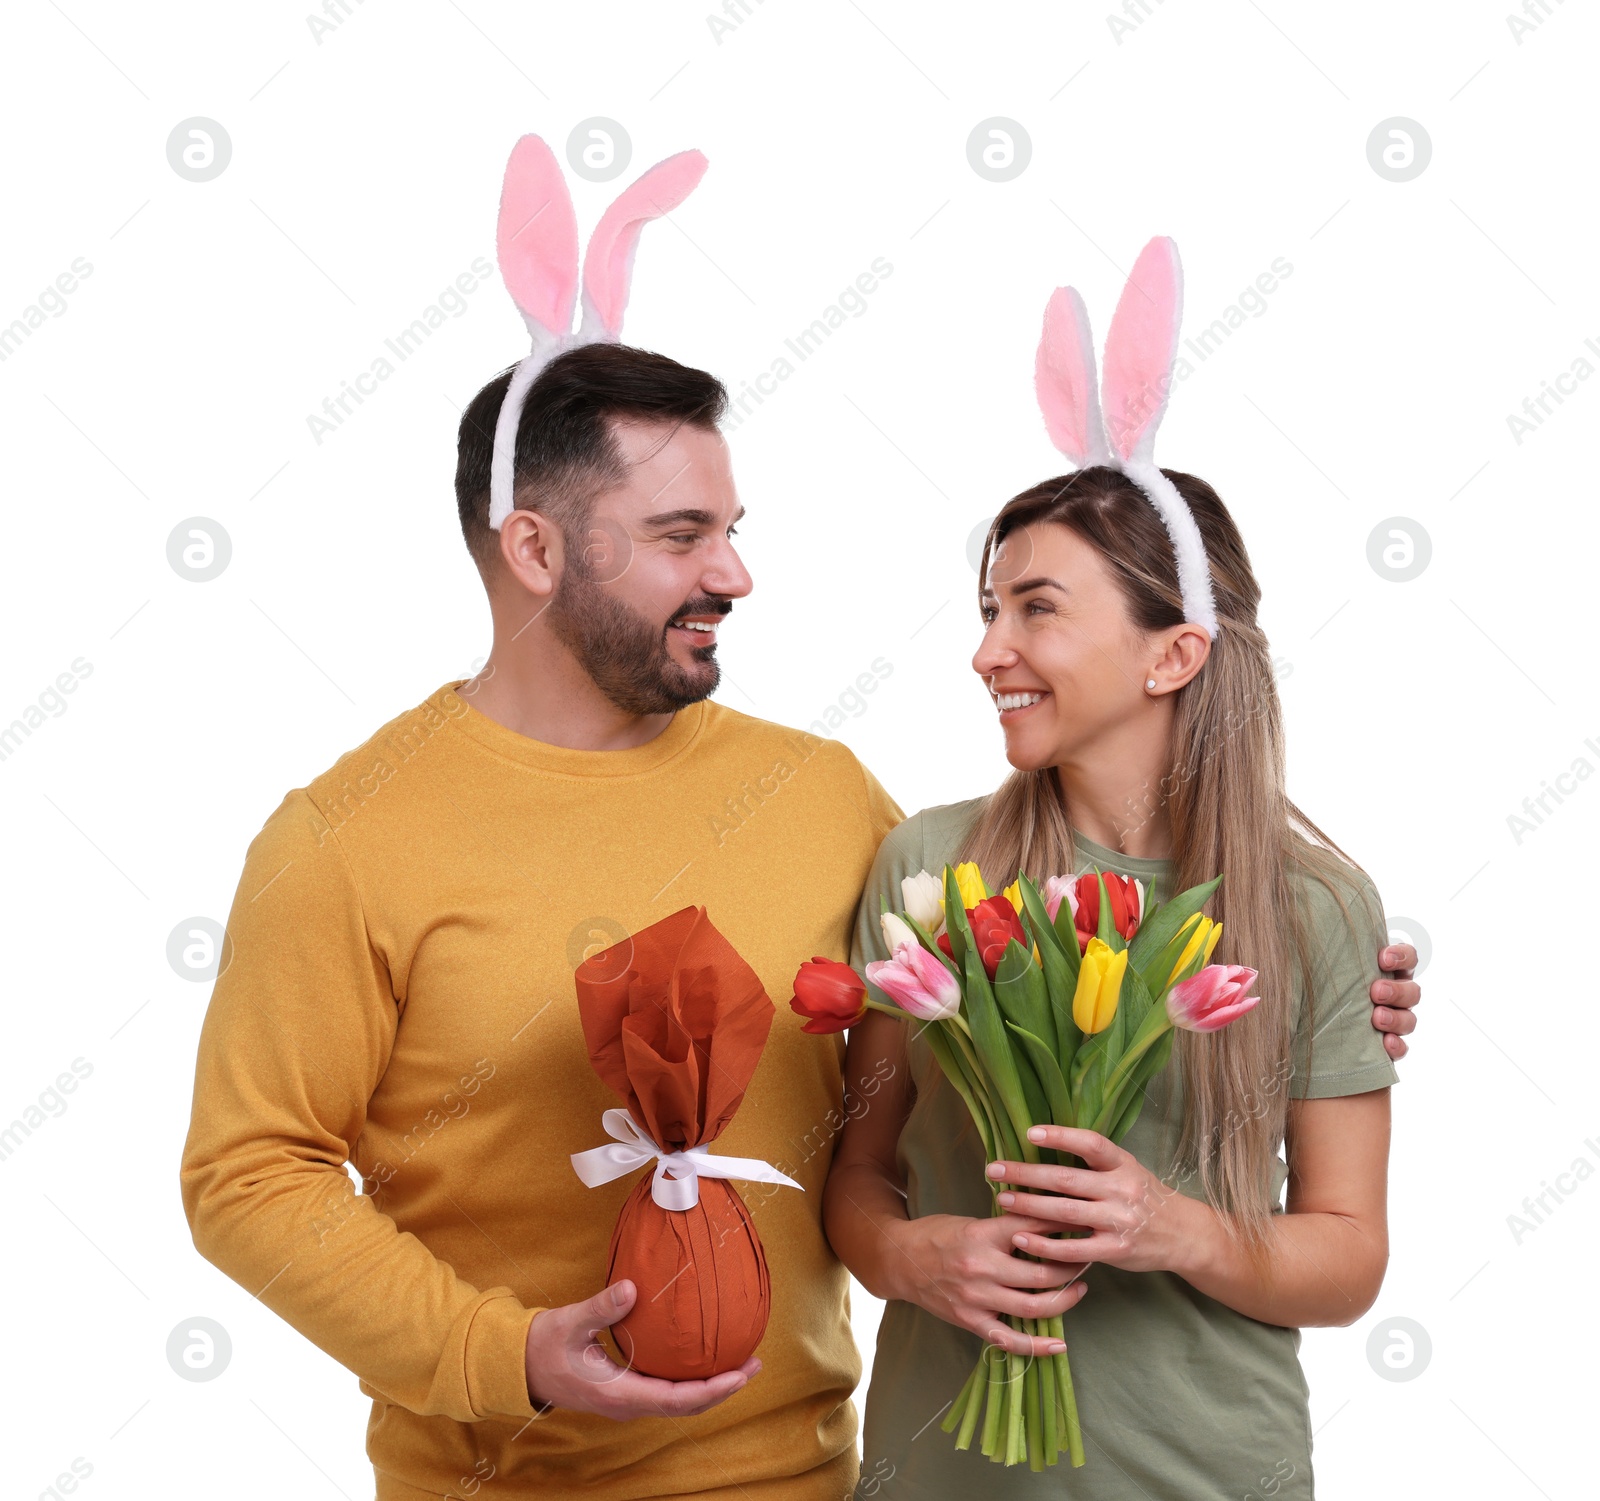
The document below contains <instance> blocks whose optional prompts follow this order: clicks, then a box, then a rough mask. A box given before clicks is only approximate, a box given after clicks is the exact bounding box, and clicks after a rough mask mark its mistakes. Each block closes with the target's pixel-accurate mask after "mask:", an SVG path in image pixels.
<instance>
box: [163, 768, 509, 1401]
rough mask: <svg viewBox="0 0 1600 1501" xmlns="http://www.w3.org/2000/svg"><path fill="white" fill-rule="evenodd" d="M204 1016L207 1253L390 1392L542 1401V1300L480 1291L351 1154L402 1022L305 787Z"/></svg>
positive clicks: (197, 1121) (189, 1200)
mask: <svg viewBox="0 0 1600 1501" xmlns="http://www.w3.org/2000/svg"><path fill="white" fill-rule="evenodd" d="M226 942H227V945H228V947H227V948H225V950H224V955H223V958H224V961H225V964H224V967H223V968H222V970H221V972H220V973H219V975H218V977H217V981H216V984H215V986H214V988H213V991H212V996H211V1003H210V1005H209V1007H208V1008H207V1011H206V1018H205V1023H204V1026H203V1027H202V1029H201V1033H200V1050H199V1058H198V1061H197V1063H196V1067H195V1083H194V1106H193V1114H192V1117H191V1121H190V1126H189V1136H188V1140H187V1142H186V1143H185V1145H184V1151H183V1166H182V1175H181V1181H182V1187H183V1204H184V1209H185V1211H186V1213H187V1214H188V1217H189V1224H190V1227H191V1229H192V1230H193V1233H194V1241H195V1245H196V1247H197V1248H198V1249H199V1251H200V1253H201V1254H202V1255H203V1256H204V1257H205V1258H206V1259H207V1260H208V1261H210V1262H212V1263H214V1264H215V1265H216V1266H218V1267H219V1268H221V1270H222V1271H224V1272H225V1273H227V1275H228V1276H230V1277H232V1278H233V1279H234V1281H236V1282H238V1283H239V1284H240V1285H241V1286H243V1287H244V1288H245V1290H246V1291H247V1292H249V1293H251V1294H252V1295H254V1296H256V1297H258V1298H259V1299H260V1300H261V1302H263V1303H264V1304H266V1305H267V1307H269V1308H271V1309H272V1310H273V1312H274V1313H277V1314H278V1315H280V1316H281V1317H282V1318H284V1319H286V1320H287V1321H288V1322H289V1323H290V1324H292V1325H293V1326H294V1327H295V1328H296V1329H298V1330H299V1331H300V1332H301V1333H302V1334H303V1335H305V1336H306V1338H308V1339H310V1340H311V1341H313V1342H314V1343H315V1344H317V1345H319V1346H320V1347H321V1348H322V1349H324V1350H326V1351H327V1352H328V1354H330V1355H332V1356H333V1357H334V1359H335V1360H338V1361H340V1362H341V1363H342V1364H343V1365H345V1366H346V1367H348V1368H349V1369H350V1370H352V1371H354V1372H355V1373H356V1374H357V1375H358V1376H360V1377H361V1378H362V1380H363V1381H364V1382H366V1383H367V1384H368V1386H369V1387H370V1388H371V1389H372V1390H374V1391H376V1392H379V1393H381V1394H382V1395H383V1396H385V1397H386V1398H388V1400H390V1401H392V1402H395V1403H397V1404H399V1405H400V1406H403V1407H407V1408H409V1409H410V1410H411V1411H413V1412H417V1413H423V1414H440V1415H443V1416H445V1417H450V1418H454V1419H455V1420H456V1421H458V1422H463V1423H470V1422H474V1421H477V1420H479V1419H484V1418H489V1417H495V1416H501V1417H521V1418H531V1417H533V1416H534V1409H533V1406H532V1404H531V1402H530V1401H529V1397H528V1388H527V1378H526V1375H525V1370H524V1356H523V1350H524V1346H525V1343H526V1340H527V1332H528V1325H529V1324H530V1323H531V1322H532V1320H533V1318H534V1316H535V1314H536V1313H538V1312H539V1311H540V1310H538V1309H534V1308H527V1307H524V1306H523V1305H522V1304H521V1303H520V1302H519V1301H518V1299H517V1297H516V1295H515V1294H514V1293H513V1292H512V1291H511V1289H510V1288H507V1287H492V1288H486V1289H483V1290H480V1289H478V1288H476V1287H473V1286H472V1285H470V1284H469V1283H467V1282H466V1281H465V1280H463V1279H462V1278H461V1277H458V1276H457V1275H456V1273H455V1271H454V1270H453V1269H452V1268H451V1267H450V1266H449V1265H448V1264H446V1263H445V1262H443V1261H441V1260H439V1259H438V1258H437V1257H436V1256H434V1254H433V1253H432V1252H431V1251H430V1250H429V1249H428V1248H427V1247H426V1246H425V1245H423V1243H422V1242H421V1241H420V1240H418V1239H417V1238H416V1237H415V1236H414V1235H409V1234H404V1233H402V1232H401V1230H400V1228H399V1227H398V1226H397V1225H396V1224H395V1222H394V1221H393V1220H392V1219H390V1218H389V1217H388V1215H386V1214H384V1213H383V1212H382V1211H381V1210H379V1209H378V1208H376V1207H375V1206H374V1204H373V1201H372V1199H371V1198H369V1197H368V1196H367V1195H366V1194H357V1193H355V1192H354V1191H353V1185H352V1183H351V1180H350V1178H349V1177H348V1175H347V1174H346V1172H345V1163H346V1162H347V1161H348V1160H349V1157H350V1153H351V1149H352V1148H353V1147H354V1145H355V1143H356V1142H357V1140H358V1139H359V1137H360V1136H361V1133H362V1130H363V1128H364V1126H365V1124H366V1118H367V1105H368V1101H369V1100H370V1099H371V1097H372V1093H373V1090H374V1089H375V1088H376V1087H377V1084H378V1081H379V1079H381V1078H382V1076H383V1072H384V1069H385V1068H386V1067H387V1065H388V1062H389V1055H390V1051H391V1049H392V1047H393V1044H394V1039H395V1033H396V1030H397V1028H398V1026H399V1007H398V1006H397V1004H396V1001H395V997H394V993H393V987H392V983H391V980H390V976H389V966H388V963H387V962H386V960H385V958H384V956H383V955H382V954H381V953H379V952H378V950H377V949H376V947H375V946H374V944H373V942H372V939H371V936H370V934H369V932H368V929H367V923H366V917H365V914H364V910H363V907H362V901H361V894H360V891H359V889H358V887H357V885H356V882H355V879H354V877H353V875H352V873H351V870H350V867H349V865H348V864H347V862H346V860H345V856H344V852H343V850H342V849H341V847H340V845H339V841H338V837H337V835H336V834H334V832H333V831H332V829H331V828H330V827H329V825H328V823H327V821H326V820H325V819H324V818H323V817H322V815H321V813H319V812H318V811H317V808H316V805H315V804H314V803H313V802H312V801H311V799H310V797H309V796H308V795H307V794H306V793H305V792H304V791H296V792H291V793H290V794H289V796H288V797H286V798H285V799H284V801H283V803H282V804H281V805H280V806H279V808H278V809H277V811H276V812H275V813H274V814H273V815H272V817H271V818H269V819H268V820H267V823H266V826H265V827H264V828H263V829H262V830H261V832H260V834H258V835H257V836H256V838H255V840H254V841H253V842H252V843H251V845H250V850H249V854H248V855H247V856H246V859H245V866H244V873H243V875H242V876H241V877H240V881H239V888H238V892H237V894H236V895H235V897H234V901H233V908H232V910H231V912H230V913H229V915H228V926H227V939H226Z"/></svg>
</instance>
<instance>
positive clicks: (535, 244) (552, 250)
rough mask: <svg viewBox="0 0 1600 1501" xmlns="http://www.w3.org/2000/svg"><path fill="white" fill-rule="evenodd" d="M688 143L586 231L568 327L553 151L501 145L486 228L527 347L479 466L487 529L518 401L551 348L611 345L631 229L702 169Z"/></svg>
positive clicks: (563, 232)
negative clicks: (494, 207)
mask: <svg viewBox="0 0 1600 1501" xmlns="http://www.w3.org/2000/svg"><path fill="white" fill-rule="evenodd" d="M706 165H707V163H706V159H705V157H704V156H702V155H701V154H700V153H699V152H698V151H680V152H679V153H678V154H677V155H676V156H669V157H668V158H667V159H666V160H665V161H663V162H657V163H656V165H655V166H653V167H652V168H650V170H649V171H648V172H646V173H645V174H644V175H643V176H642V177H640V178H639V179H638V180H637V181H636V182H635V183H634V184H633V185H632V186H631V187H630V188H628V189H627V190H626V191H625V192H623V194H622V195H621V196H620V197H619V198H618V199H617V200H616V202H614V203H613V204H612V205H611V207H610V208H608V209H607V210H606V211H605V213H604V214H602V215H601V217H600V222H599V223H598V224H597V225H595V228H594V233H593V234H591V235H590V236H589V248H588V250H587V251H586V252H585V253H584V257H583V319H582V322H581V323H580V324H579V325H578V329H577V331H576V332H574V331H573V328H572V311H573V305H574V303H575V302H576V301H577V298H578V220H577V216H576V215H575V214H574V213H573V211H572V195H571V194H570V193H568V191H567V184H566V179H565V178H563V177H562V175H561V168H560V166H559V165H558V164H557V162H556V159H555V155H554V154H553V153H552V152H551V150H550V148H549V147H548V146H547V145H546V144H545V143H544V142H543V141H542V140H540V139H539V137H538V136H535V135H526V136H523V137H522V139H521V140H520V141H518V142H517V144H516V145H515V146H513V147H512V148H511V159H510V160H509V161H508V162H507V163H506V176H505V184H504V186H503V187H502V188H501V190H500V222H499V227H498V230H497V232H496V236H495V244H496V249H497V251H498V254H499V257H500V275H501V277H502V279H503V280H504V281H505V284H506V290H507V291H508V292H509V293H510V294H511V300H512V301H513V302H515V303H516V305H517V310H518V311H519V312H520V313H521V314H522V321H523V322H524V323H525V324H526V325H527V327H528V332H529V334H530V335H532V337H533V352H532V353H531V354H530V355H528V356H527V358H525V359H524V360H523V361H522V362H521V363H520V364H519V365H518V366H517V367H516V369H515V370H514V371H513V372H512V375H511V383H510V385H508V386H507V387H506V395H505V400H504V401H502V402H501V403H500V416H499V419H498V420H497V421H496V423H495V427H494V458H493V460H492V461H491V463H490V466H489V525H490V526H492V527H493V528H494V529H495V530H496V531H499V530H500V527H501V524H502V523H503V522H504V521H505V519H506V517H507V516H509V515H510V514H511V511H512V507H513V498H512V488H513V484H514V481H515V478H516V459H517V426H518V424H519V423H520V421H521V419H522V403H523V401H524V400H525V399H526V397H527V394H528V388H529V387H530V386H531V385H532V384H533V382H534V380H535V379H536V378H537V376H538V374H539V372H540V371H541V370H543V369H544V367H545V366H546V365H548V364H549V363H550V361H551V360H553V359H555V357H556V356H557V355H558V354H563V353H565V351H567V350H569V349H576V348H577V347H578V346H579V345H580V344H615V343H616V342H617V341H618V340H619V339H620V338H621V337H622V314H623V312H624V310H625V309H626V308H627V306H628V289H629V287H630V286H631V284H632V281H633V257H634V253H635V251H637V250H638V248H639V234H640V231H641V230H643V228H644V227H645V225H646V224H648V223H649V222H650V221H651V220H652V219H659V218H660V217H661V216H662V215H663V214H667V213H671V211H672V210H673V209H675V208H677V206H678V205H679V204H680V203H682V202H683V200H684V199H685V198H687V197H688V196H689V194H690V193H691V192H693V191H694V188H695V184H697V183H698V182H699V181H700V179H701V177H702V176H703V175H704V174H705V170H706Z"/></svg>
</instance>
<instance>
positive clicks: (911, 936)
mask: <svg viewBox="0 0 1600 1501" xmlns="http://www.w3.org/2000/svg"><path fill="white" fill-rule="evenodd" d="M878 922H879V924H880V925H881V926H882V928H883V941H884V944H885V945H886V946H887V947H888V950H889V952H890V953H891V954H892V953H894V952H895V951H896V950H897V949H898V948H899V947H900V945H901V944H902V943H909V944H910V945H911V947H912V948H914V949H919V948H921V947H922V943H921V941H920V940H919V939H918V937H917V935H916V934H915V933H913V932H912V931H911V925H910V924H909V923H907V922H906V921H905V920H904V919H903V918H901V917H900V915H899V914H898V913H896V912H885V913H884V914H883V916H882V917H880V918H879V919H878Z"/></svg>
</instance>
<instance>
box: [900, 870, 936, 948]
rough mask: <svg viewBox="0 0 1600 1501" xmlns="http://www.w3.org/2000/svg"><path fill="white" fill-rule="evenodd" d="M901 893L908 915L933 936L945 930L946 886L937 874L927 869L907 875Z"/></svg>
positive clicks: (902, 882)
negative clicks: (944, 898) (940, 882)
mask: <svg viewBox="0 0 1600 1501" xmlns="http://www.w3.org/2000/svg"><path fill="white" fill-rule="evenodd" d="M900 895H901V898H902V899H903V900H904V902H905V904H906V916H907V917H909V918H911V919H912V920H913V921H915V922H919V923H921V924H922V926H923V927H925V928H926V929H927V930H928V933H929V934H930V935H931V936H932V937H935V938H937V937H938V936H939V934H940V933H942V932H943V931H944V902H943V897H944V887H943V886H941V885H940V884H939V878H938V877H937V876H930V875H929V874H928V872H927V871H925V870H919V871H918V872H917V873H916V875H914V876H907V877H906V878H905V879H904V880H903V881H901V883H900ZM890 952H893V950H892V949H891V950H890Z"/></svg>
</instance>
